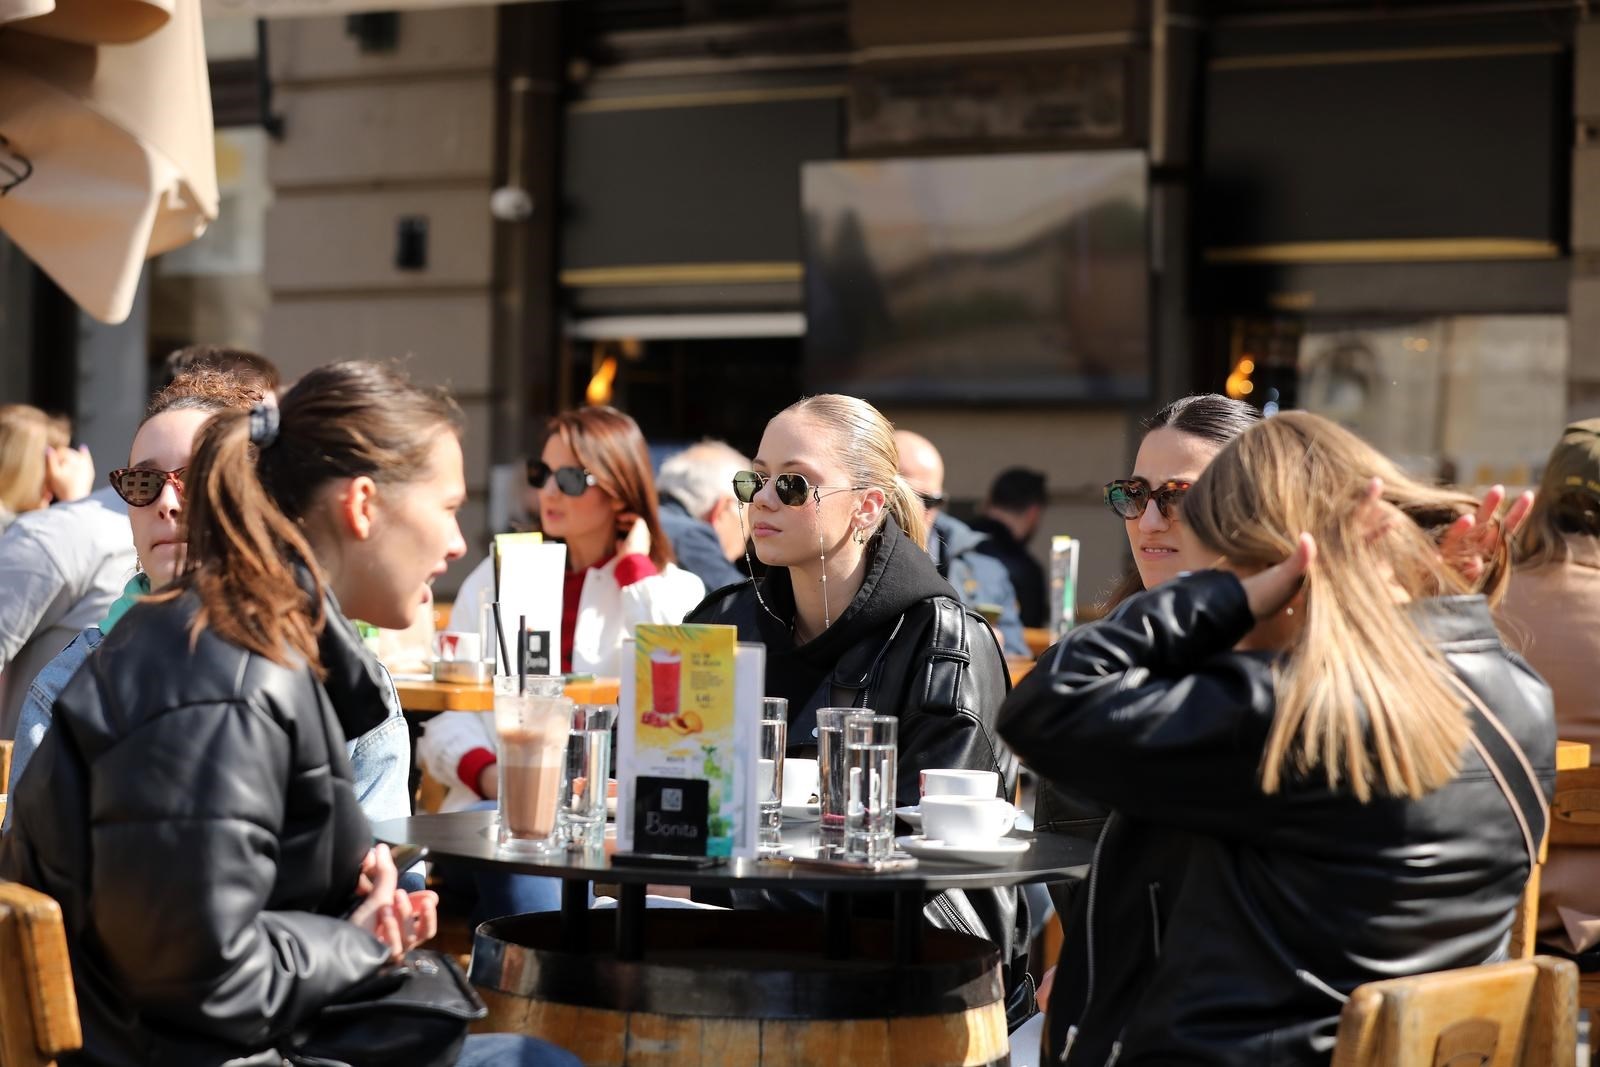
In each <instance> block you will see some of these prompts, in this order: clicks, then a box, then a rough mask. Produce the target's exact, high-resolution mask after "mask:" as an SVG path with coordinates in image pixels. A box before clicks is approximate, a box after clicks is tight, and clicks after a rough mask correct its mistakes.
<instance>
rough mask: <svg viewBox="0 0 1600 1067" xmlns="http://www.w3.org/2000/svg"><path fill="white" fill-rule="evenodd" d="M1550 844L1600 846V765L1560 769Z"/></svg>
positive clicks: (1553, 807)
mask: <svg viewBox="0 0 1600 1067" xmlns="http://www.w3.org/2000/svg"><path fill="white" fill-rule="evenodd" d="M1550 844H1551V845H1552V846H1553V847H1555V848H1600V767H1582V768H1579V769H1578V770H1573V771H1557V772H1556V795H1555V799H1554V800H1552V801H1551V802H1550Z"/></svg>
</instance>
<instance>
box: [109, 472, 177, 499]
mask: <svg viewBox="0 0 1600 1067" xmlns="http://www.w3.org/2000/svg"><path fill="white" fill-rule="evenodd" d="M188 469H189V468H188V467H179V468H177V469H176V470H170V471H161V470H156V469H154V468H152V467H119V468H118V469H116V470H114V471H112V472H111V488H112V489H113V490H115V491H116V494H117V495H118V496H120V497H121V498H122V500H123V502H124V503H125V504H127V505H128V506H129V507H130V508H142V507H148V506H149V505H151V504H154V503H155V502H156V498H157V497H159V496H160V495H161V490H163V489H165V488H166V487H167V483H168V482H171V483H172V484H173V485H175V486H177V488H178V495H179V496H182V495H183V474H184V472H185V471H187V470H188Z"/></svg>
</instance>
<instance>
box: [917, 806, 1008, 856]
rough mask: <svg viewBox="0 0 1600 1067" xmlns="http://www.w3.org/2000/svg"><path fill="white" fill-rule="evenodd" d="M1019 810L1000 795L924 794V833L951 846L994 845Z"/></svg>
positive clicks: (927, 836) (1006, 831)
mask: <svg viewBox="0 0 1600 1067" xmlns="http://www.w3.org/2000/svg"><path fill="white" fill-rule="evenodd" d="M1016 821H1017V809H1016V808H1014V807H1012V805H1011V804H1010V802H1008V801H1004V800H1001V799H1000V798H999V797H923V798H922V834H923V836H924V837H926V838H927V839H928V840H930V841H942V842H944V843H945V844H947V845H956V846H973V845H992V844H994V843H995V842H996V841H998V840H1000V838H1002V837H1004V836H1005V835H1006V834H1007V833H1009V832H1010V830H1011V827H1012V825H1013V824H1014V823H1016Z"/></svg>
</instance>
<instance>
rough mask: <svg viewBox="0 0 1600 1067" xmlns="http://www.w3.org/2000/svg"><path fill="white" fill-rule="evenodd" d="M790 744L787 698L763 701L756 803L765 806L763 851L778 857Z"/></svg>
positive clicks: (762, 820)
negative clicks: (785, 765)
mask: <svg viewBox="0 0 1600 1067" xmlns="http://www.w3.org/2000/svg"><path fill="white" fill-rule="evenodd" d="M788 740H789V702H788V701H787V700H785V699H784V698H783V697H764V698H763V699H762V701H761V755H760V762H759V763H758V764H757V772H756V800H757V802H758V803H759V804H760V806H761V834H760V850H761V851H762V852H764V853H776V852H777V851H778V846H779V845H781V844H782V843H783V753H784V749H785V748H786V747H787V746H788Z"/></svg>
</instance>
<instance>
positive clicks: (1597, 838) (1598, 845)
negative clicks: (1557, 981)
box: [1549, 767, 1600, 1011]
mask: <svg viewBox="0 0 1600 1067" xmlns="http://www.w3.org/2000/svg"><path fill="white" fill-rule="evenodd" d="M1549 840H1550V847H1551V848H1553V849H1557V850H1558V851H1567V850H1573V849H1600V767H1582V768H1579V769H1577V770H1570V771H1557V772H1556V795H1555V799H1554V800H1552V801H1551V802H1550V837H1549ZM1597 858H1600V856H1597ZM1578 1006H1579V1007H1580V1008H1583V1009H1585V1010H1591V1011H1592V1010H1595V1009H1600V974H1586V975H1582V976H1581V977H1580V979H1579V982H1578Z"/></svg>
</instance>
